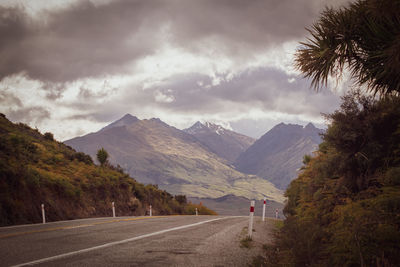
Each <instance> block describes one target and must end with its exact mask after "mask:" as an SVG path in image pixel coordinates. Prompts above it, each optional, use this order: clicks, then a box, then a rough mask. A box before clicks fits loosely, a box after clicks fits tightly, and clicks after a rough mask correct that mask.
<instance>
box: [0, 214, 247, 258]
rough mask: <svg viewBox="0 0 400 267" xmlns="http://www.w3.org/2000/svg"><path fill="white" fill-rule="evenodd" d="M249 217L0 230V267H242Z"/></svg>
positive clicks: (87, 221)
mask: <svg viewBox="0 0 400 267" xmlns="http://www.w3.org/2000/svg"><path fill="white" fill-rule="evenodd" d="M247 224H248V217H230V216H154V217H118V218H97V219H84V220H73V221H64V222H54V223H47V224H44V225H42V224H36V225H25V226H14V227H1V228H0V259H1V262H0V265H1V266H25V265H38V266H59V265H61V266H65V265H68V266H215V265H218V266H221V265H222V266H244V265H246V264H247V263H249V261H251V258H250V259H249V258H248V257H246V253H247V251H246V249H243V248H240V244H239V241H240V238H241V235H242V234H243V228H244V227H246V226H247Z"/></svg>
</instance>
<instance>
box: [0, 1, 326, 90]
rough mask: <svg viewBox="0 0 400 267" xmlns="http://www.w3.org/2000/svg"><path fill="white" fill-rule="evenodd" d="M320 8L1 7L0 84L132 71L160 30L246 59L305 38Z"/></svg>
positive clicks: (265, 4)
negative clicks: (35, 12)
mask: <svg viewBox="0 0 400 267" xmlns="http://www.w3.org/2000/svg"><path fill="white" fill-rule="evenodd" d="M317 3H321V2H320V1H317V0H315V1H310V0H294V1H293V0H280V1H275V0H254V1H247V0H229V1H228V0H221V1H212V0H199V1H179V0H169V1H161V0H149V1H139V0H136V1H134V0H132V1H128V0H126V1H122V0H119V1H113V2H110V3H107V4H101V5H94V4H92V3H91V2H90V1H81V2H79V3H78V4H74V5H72V6H70V7H68V8H65V9H62V10H55V11H46V12H42V13H40V15H39V16H36V17H34V18H32V17H30V15H28V14H27V13H26V12H25V11H24V9H23V8H5V7H0V34H1V36H2V38H1V41H0V56H1V58H2V60H1V62H0V79H2V78H4V77H6V76H9V75H12V74H15V73H21V72H22V73H25V74H26V75H27V76H29V77H31V78H33V79H37V80H42V81H51V82H66V81H73V80H76V79H79V78H86V77H99V76H102V75H112V74H121V73H129V72H130V71H131V64H132V63H134V62H135V61H136V60H138V59H140V58H143V57H145V56H147V55H151V54H153V53H154V52H155V51H157V49H160V48H161V47H162V46H163V44H164V42H165V41H166V40H163V38H162V36H163V33H166V36H168V38H167V40H168V42H169V43H170V44H172V45H174V46H177V47H180V48H183V49H187V50H189V51H192V52H199V53H200V52H204V51H206V53H207V54H211V55H214V53H216V54H220V53H226V54H227V55H229V56H233V55H235V56H236V57H240V58H243V57H247V58H251V57H252V56H255V53H256V51H257V50H260V49H264V48H266V47H270V46H273V45H276V44H278V43H280V42H283V41H287V40H296V39H298V38H300V37H302V36H303V35H304V33H305V31H304V27H305V26H307V25H309V24H310V23H311V22H312V20H313V19H314V18H315V17H316V16H317V15H318V12H319V11H320V8H321V7H322V6H321V4H317ZM326 3H328V1H326ZM207 42H211V43H212V44H213V45H214V47H209V46H207ZM208 44H209V43H208ZM56 96H57V95H55V97H56Z"/></svg>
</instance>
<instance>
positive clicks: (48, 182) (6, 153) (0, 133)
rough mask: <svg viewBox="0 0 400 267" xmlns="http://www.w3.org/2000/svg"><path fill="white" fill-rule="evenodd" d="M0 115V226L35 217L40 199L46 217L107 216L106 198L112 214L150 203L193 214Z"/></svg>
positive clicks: (157, 209)
mask: <svg viewBox="0 0 400 267" xmlns="http://www.w3.org/2000/svg"><path fill="white" fill-rule="evenodd" d="M0 115H1V116H0V225H10V224H20V223H32V222H41V210H40V205H41V204H42V203H44V204H45V207H46V217H47V220H48V221H55V220H65V219H76V218H85V217H93V216H111V214H112V213H111V202H115V206H116V213H117V215H118V216H122V215H144V214H145V212H146V210H147V209H148V206H149V205H150V204H151V205H152V206H153V214H182V213H189V214H193V211H194V206H193V205H187V204H186V203H185V201H182V200H185V198H183V197H179V198H178V200H179V201H178V200H176V199H175V198H174V197H173V196H172V195H171V194H169V193H168V192H166V191H163V190H159V189H158V188H157V187H155V186H152V185H147V186H144V185H143V184H141V183H138V182H136V181H135V180H134V179H132V178H131V177H129V176H128V175H127V174H124V173H122V172H121V170H119V169H118V168H115V167H112V166H104V167H99V166H96V165H94V164H93V162H92V159H91V158H90V156H88V155H85V154H84V153H81V152H79V153H78V152H76V151H75V150H73V149H71V148H69V147H67V146H66V145H64V144H62V143H59V142H57V141H54V140H53V136H52V134H50V133H46V134H45V135H42V134H41V133H39V131H37V130H33V129H31V128H30V127H29V126H27V125H25V124H21V123H20V124H13V123H12V122H10V121H8V120H7V119H6V118H5V116H4V115H3V114H0ZM203 211H206V210H203ZM207 212H209V211H207Z"/></svg>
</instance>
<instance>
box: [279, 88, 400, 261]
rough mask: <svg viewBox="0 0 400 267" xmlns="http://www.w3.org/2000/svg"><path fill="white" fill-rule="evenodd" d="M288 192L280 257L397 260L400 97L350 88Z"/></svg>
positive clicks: (399, 257) (399, 238)
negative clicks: (363, 93)
mask: <svg viewBox="0 0 400 267" xmlns="http://www.w3.org/2000/svg"><path fill="white" fill-rule="evenodd" d="M327 118H328V119H329V120H330V122H331V123H330V125H329V127H328V129H327V131H326V133H325V134H324V136H323V140H324V141H323V142H322V143H321V145H320V147H319V150H318V151H317V152H316V153H315V155H314V157H313V158H311V159H310V158H308V159H307V160H305V161H304V163H305V164H306V165H305V166H304V168H303V171H302V173H301V174H300V175H299V177H298V178H297V179H296V180H294V181H293V182H292V183H291V184H290V186H289V188H288V189H287V191H286V195H287V197H288V203H287V205H286V207H285V210H284V212H285V215H286V217H287V219H286V220H285V223H284V226H283V228H282V230H281V233H280V241H279V244H278V246H279V248H280V259H281V262H285V264H287V265H295V266H399V265H400V245H399V244H400V98H399V97H393V96H391V97H385V98H382V99H380V100H376V99H374V98H372V97H366V96H361V95H360V94H359V93H358V92H352V93H349V94H347V95H346V96H344V97H343V102H342V105H341V107H340V109H339V110H337V111H336V112H334V113H333V114H330V115H328V116H327Z"/></svg>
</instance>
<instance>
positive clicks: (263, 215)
mask: <svg viewBox="0 0 400 267" xmlns="http://www.w3.org/2000/svg"><path fill="white" fill-rule="evenodd" d="M266 204H267V198H266V197H264V205H263V213H262V221H265V206H266Z"/></svg>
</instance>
